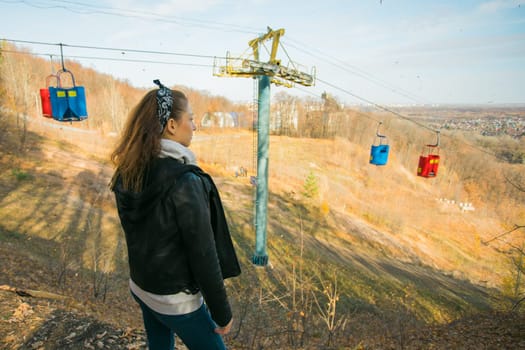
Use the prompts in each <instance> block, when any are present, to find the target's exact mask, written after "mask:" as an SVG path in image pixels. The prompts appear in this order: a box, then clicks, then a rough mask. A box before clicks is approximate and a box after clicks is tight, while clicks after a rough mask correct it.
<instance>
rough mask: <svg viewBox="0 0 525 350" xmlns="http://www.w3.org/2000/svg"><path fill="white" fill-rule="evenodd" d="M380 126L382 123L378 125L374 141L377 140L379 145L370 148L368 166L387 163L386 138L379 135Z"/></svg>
mask: <svg viewBox="0 0 525 350" xmlns="http://www.w3.org/2000/svg"><path fill="white" fill-rule="evenodd" d="M381 124H382V122H380V123H379V125H378V126H377V131H376V140H377V139H379V144H378V145H372V147H371V148H370V164H374V165H385V164H386V163H387V161H388V152H389V151H390V146H389V145H388V144H387V141H386V136H384V135H381V134H379V126H381ZM383 142H384V143H383Z"/></svg>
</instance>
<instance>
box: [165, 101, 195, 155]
mask: <svg viewBox="0 0 525 350" xmlns="http://www.w3.org/2000/svg"><path fill="white" fill-rule="evenodd" d="M173 121H174V122H175V124H176V126H175V129H174V131H173V135H172V136H173V137H172V138H171V139H172V140H173V141H176V142H178V143H180V144H181V145H183V146H186V147H189V146H190V144H191V139H192V137H193V132H194V131H195V130H196V129H197V128H196V127H195V124H194V123H193V111H192V110H191V107H190V105H189V104H188V107H187V108H186V111H185V112H184V113H183V114H182V117H181V118H180V119H179V120H178V121H175V120H173Z"/></svg>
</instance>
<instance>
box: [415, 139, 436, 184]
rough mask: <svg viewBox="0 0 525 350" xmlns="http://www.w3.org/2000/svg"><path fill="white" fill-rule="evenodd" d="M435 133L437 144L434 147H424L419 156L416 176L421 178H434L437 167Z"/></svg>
mask: <svg viewBox="0 0 525 350" xmlns="http://www.w3.org/2000/svg"><path fill="white" fill-rule="evenodd" d="M436 133H437V142H436V144H435V145H426V153H425V149H423V153H422V154H421V156H419V165H418V167H417V175H418V176H422V177H436V176H437V172H438V167H439V160H440V158H439V131H436Z"/></svg>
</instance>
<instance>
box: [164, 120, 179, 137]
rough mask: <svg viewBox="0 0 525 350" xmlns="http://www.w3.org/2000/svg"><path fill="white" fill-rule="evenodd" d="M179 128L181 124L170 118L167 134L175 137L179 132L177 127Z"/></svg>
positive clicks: (167, 124)
mask: <svg viewBox="0 0 525 350" xmlns="http://www.w3.org/2000/svg"><path fill="white" fill-rule="evenodd" d="M178 126H179V124H178V123H177V121H176V120H175V119H173V118H169V119H168V121H167V123H166V132H167V133H168V134H171V135H175V133H176V132H177V127H178Z"/></svg>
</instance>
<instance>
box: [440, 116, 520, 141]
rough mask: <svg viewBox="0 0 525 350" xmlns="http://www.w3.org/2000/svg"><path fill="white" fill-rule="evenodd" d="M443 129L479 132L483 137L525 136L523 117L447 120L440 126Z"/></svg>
mask: <svg viewBox="0 0 525 350" xmlns="http://www.w3.org/2000/svg"><path fill="white" fill-rule="evenodd" d="M440 126H441V128H443V129H450V130H466V131H474V132H479V133H480V134H481V135H483V136H499V135H509V136H511V137H513V138H520V137H523V136H525V117H517V116H512V117H498V118H490V117H489V118H475V119H470V118H468V119H467V118H457V119H447V120H444V121H443V122H442V124H441V125H440Z"/></svg>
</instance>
